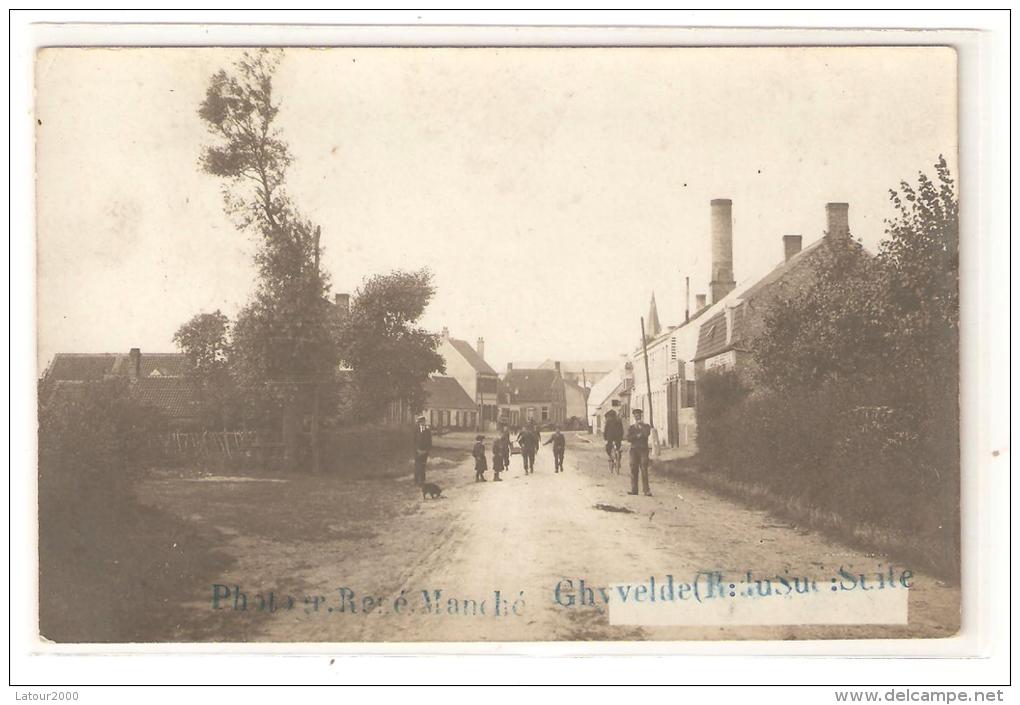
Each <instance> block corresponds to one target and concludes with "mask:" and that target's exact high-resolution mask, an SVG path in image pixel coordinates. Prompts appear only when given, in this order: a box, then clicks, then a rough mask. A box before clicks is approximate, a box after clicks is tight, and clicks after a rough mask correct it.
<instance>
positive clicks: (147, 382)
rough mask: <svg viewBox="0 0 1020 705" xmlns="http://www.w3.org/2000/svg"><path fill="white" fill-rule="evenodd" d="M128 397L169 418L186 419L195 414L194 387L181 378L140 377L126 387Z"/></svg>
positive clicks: (195, 398)
mask: <svg viewBox="0 0 1020 705" xmlns="http://www.w3.org/2000/svg"><path fill="white" fill-rule="evenodd" d="M128 395H129V396H130V397H131V398H132V399H133V400H134V401H136V402H138V403H139V404H142V405H144V406H151V407H154V408H156V409H159V410H160V411H162V412H163V413H165V414H166V415H167V416H169V417H171V418H187V417H191V416H195V414H196V413H197V408H196V406H197V403H198V398H197V394H196V391H195V386H194V384H192V382H191V380H189V379H185V378H182V377H142V378H141V379H139V380H138V381H136V382H133V383H132V384H131V385H130V386H129V387H128Z"/></svg>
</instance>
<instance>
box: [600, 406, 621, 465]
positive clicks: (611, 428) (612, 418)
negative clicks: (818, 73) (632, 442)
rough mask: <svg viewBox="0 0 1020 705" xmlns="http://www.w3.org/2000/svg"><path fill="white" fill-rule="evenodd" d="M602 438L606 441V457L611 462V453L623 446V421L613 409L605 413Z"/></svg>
mask: <svg viewBox="0 0 1020 705" xmlns="http://www.w3.org/2000/svg"><path fill="white" fill-rule="evenodd" d="M602 437H603V438H605V439H606V455H608V456H609V460H613V451H614V450H620V448H621V447H622V445H623V421H621V420H620V417H619V415H618V414H617V413H616V410H615V409H610V410H609V411H607V412H606V426H605V428H603V429H602Z"/></svg>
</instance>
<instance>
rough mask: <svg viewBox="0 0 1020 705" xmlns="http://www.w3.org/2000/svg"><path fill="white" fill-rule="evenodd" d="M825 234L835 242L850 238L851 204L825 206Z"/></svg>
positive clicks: (829, 204) (827, 204)
mask: <svg viewBox="0 0 1020 705" xmlns="http://www.w3.org/2000/svg"><path fill="white" fill-rule="evenodd" d="M825 233H826V235H829V236H830V237H831V238H832V239H833V240H836V239H842V238H845V237H850V204H849V203H826V204H825Z"/></svg>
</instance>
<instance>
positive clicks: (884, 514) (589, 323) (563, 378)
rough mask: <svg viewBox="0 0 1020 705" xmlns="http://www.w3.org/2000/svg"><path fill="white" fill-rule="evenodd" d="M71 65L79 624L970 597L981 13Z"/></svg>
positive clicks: (871, 616)
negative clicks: (948, 26)
mask: <svg viewBox="0 0 1020 705" xmlns="http://www.w3.org/2000/svg"><path fill="white" fill-rule="evenodd" d="M34 60H35V67H34V80H35V85H34V91H35V111H34V113H33V117H34V129H35V148H34V149H35V167H36V168H35V199H36V200H35V204H36V213H35V218H36V221H35V227H36V257H37V259H36V264H37V271H36V280H35V286H36V316H37V331H36V332H37V337H36V360H35V363H36V365H37V370H38V376H37V380H36V383H37V390H38V477H37V485H38V635H39V638H40V640H42V641H44V642H46V643H52V644H58V645H82V644H135V645H145V644H168V643H172V644H193V643H198V644H211V643H215V644H237V643H265V644H309V643H311V644H364V645H371V644H426V643H470V644H478V643H490V642H497V643H502V642H514V643H521V642H524V643H538V642H540V643H548V642H553V643H561V642H562V643H579V644H582V645H584V644H595V643H599V642H638V643H640V642H667V641H668V642H676V641H694V642H710V641H745V640H755V641H770V642H771V641H776V642H782V641H798V640H860V639H871V640H875V639H879V640H893V639H896V640H903V639H909V640H938V639H945V638H948V637H952V636H954V635H956V634H958V632H959V631H960V629H961V608H962V604H963V601H964V600H965V599H966V597H967V596H966V595H965V594H964V591H963V582H962V580H961V570H962V569H961V565H962V561H964V560H965V559H966V557H967V550H968V548H969V547H968V545H967V544H966V542H964V541H963V538H962V531H961V425H960V419H961V405H960V394H961V375H960V320H961V316H960V271H961V267H960V258H959V251H960V233H959V230H960V228H959V226H960V195H959V194H960V183H961V181H960V173H961V169H960V160H961V159H960V138H959V125H958V119H957V116H958V113H959V90H958V76H959V70H958V54H957V51H956V50H955V49H954V48H953V47H951V46H934V45H932V46H859V47H851V46H839V47H837V46H829V47H826V46H812V47H807V46H804V47H795V46H786V47H764V46H763V47H703V48H695V47H615V48H613V47H599V48H581V47H503V48H498V47H485V48H466V47H460V48H458V47H433V48H424V47H404V48H397V47H330V48H311V47H297V46H294V47H260V46H248V47H219V48H216V47H147V48H138V47H135V48H126V47H122V48H114V47H77V48H76V47H50V48H42V49H40V50H38V51H37V52H36V54H35V59H34Z"/></svg>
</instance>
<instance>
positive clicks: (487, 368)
mask: <svg viewBox="0 0 1020 705" xmlns="http://www.w3.org/2000/svg"><path fill="white" fill-rule="evenodd" d="M447 340H449V341H450V345H452V346H453V348H454V350H456V351H457V352H459V353H460V354H461V356H462V357H463V358H464V359H465V360H467V361H468V363H469V364H470V365H471V366H472V367H474V368H475V370H476V371H478V372H481V373H482V374H487V375H494V374H497V373H496V370H494V369H492V366H491V365H489V363H487V362H486V361H485V360H484V359H483V358H482V356H481V355H479V354H478V352H477V351H476V350H475V349H474V348H473V347H471V346H470V345H469V344H468V343H467V341H464V340H458V339H457V338H447Z"/></svg>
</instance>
